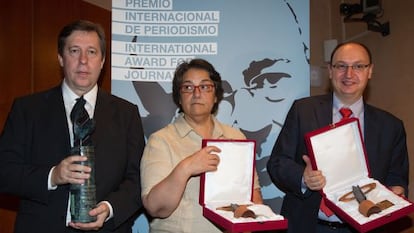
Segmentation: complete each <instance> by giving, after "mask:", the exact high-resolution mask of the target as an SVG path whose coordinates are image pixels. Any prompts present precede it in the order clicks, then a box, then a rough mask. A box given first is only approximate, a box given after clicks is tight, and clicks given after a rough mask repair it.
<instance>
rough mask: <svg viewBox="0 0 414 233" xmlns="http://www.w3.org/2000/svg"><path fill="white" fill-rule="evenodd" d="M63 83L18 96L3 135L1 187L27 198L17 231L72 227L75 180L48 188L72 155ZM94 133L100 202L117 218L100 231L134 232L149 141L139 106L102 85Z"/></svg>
mask: <svg viewBox="0 0 414 233" xmlns="http://www.w3.org/2000/svg"><path fill="white" fill-rule="evenodd" d="M66 119H67V118H66V112H65V108H64V103H63V97H62V90H61V86H58V87H55V88H53V89H50V90H47V91H44V92H41V93H37V94H33V95H30V96H26V97H22V98H18V99H16V100H15V101H14V103H13V106H12V109H11V111H10V114H9V116H8V119H7V121H6V124H5V127H4V130H3V133H2V135H1V137H0V192H5V193H11V194H14V195H17V196H19V197H20V198H21V201H20V207H19V211H18V214H17V219H16V225H15V232H42V233H43V232H70V231H72V230H73V229H70V228H67V227H65V219H66V211H67V207H68V206H67V204H68V197H69V185H60V186H58V188H57V189H56V190H53V191H49V190H48V187H47V180H48V174H49V171H50V169H51V168H52V167H53V166H55V165H57V164H58V163H59V162H60V161H61V160H62V159H64V158H65V157H66V156H68V155H69V151H70V139H69V130H68V124H67V120H66ZM94 119H95V121H96V130H95V132H94V134H93V135H92V140H93V144H94V146H95V156H96V157H95V180H96V189H97V190H96V198H97V201H98V202H99V201H103V200H106V201H109V202H110V203H111V205H112V207H113V211H114V217H113V218H112V219H111V220H109V221H108V222H106V223H105V224H104V227H103V229H101V230H100V231H99V232H131V226H132V224H133V223H134V219H135V218H134V217H136V214H137V211H138V210H139V209H140V208H141V207H142V204H141V196H140V172H139V166H140V160H141V155H142V152H143V149H144V146H145V140H144V135H143V129H142V125H141V120H140V115H139V112H138V108H137V106H135V105H133V104H131V103H129V102H127V101H125V100H122V99H120V98H118V97H115V96H113V95H110V94H108V93H105V92H104V91H102V90H101V89H99V90H98V95H97V100H96V106H95V113H94Z"/></svg>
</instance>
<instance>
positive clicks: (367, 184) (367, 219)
mask: <svg viewBox="0 0 414 233" xmlns="http://www.w3.org/2000/svg"><path fill="white" fill-rule="evenodd" d="M305 140H306V145H307V148H308V153H309V156H310V159H311V163H312V167H313V169H317V170H321V171H322V173H323V174H324V176H325V177H326V185H325V187H324V188H323V189H322V190H321V194H322V196H323V198H324V199H325V202H326V205H327V206H328V207H329V208H330V209H331V210H332V211H334V212H335V214H336V215H337V216H339V217H340V218H341V219H342V220H343V221H345V222H347V223H348V224H350V225H351V226H352V227H354V228H355V229H356V230H358V231H359V232H367V231H369V230H372V229H374V228H377V227H379V226H381V225H384V224H386V223H389V222H391V221H394V220H396V219H398V218H401V217H403V216H405V215H408V214H409V213H411V212H413V211H414V206H413V203H411V202H410V201H408V200H407V199H405V198H403V197H400V196H398V195H395V194H394V193H393V192H391V190H389V189H388V188H387V187H385V186H384V185H382V184H381V183H380V182H379V181H377V180H375V179H373V178H370V172H369V167H368V161H367V157H366V151H365V145H364V143H363V139H362V134H361V130H360V126H359V121H358V119H357V118H350V119H346V120H342V121H340V122H338V123H336V124H332V125H329V126H326V127H324V128H321V129H318V130H315V131H312V132H309V133H307V134H306V135H305ZM361 193H362V195H361ZM364 198H366V200H364ZM358 199H359V200H358Z"/></svg>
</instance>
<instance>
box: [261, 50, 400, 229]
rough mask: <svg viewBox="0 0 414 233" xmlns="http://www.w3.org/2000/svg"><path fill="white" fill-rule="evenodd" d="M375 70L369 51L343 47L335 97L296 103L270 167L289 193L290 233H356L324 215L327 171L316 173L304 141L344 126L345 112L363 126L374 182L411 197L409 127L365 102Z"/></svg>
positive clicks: (335, 62)
mask: <svg viewBox="0 0 414 233" xmlns="http://www.w3.org/2000/svg"><path fill="white" fill-rule="evenodd" d="M373 67H374V65H373V64H372V57H371V52H370V51H369V49H368V48H367V47H366V46H365V45H363V44H360V43H356V42H347V43H343V44H339V45H338V46H337V47H336V48H335V49H334V50H333V52H332V55H331V63H330V65H329V78H330V79H331V84H332V89H333V92H332V93H330V94H326V95H321V96H312V97H307V98H303V99H300V100H296V101H295V102H294V103H293V105H292V107H291V108H290V110H289V113H288V115H287V117H286V121H285V124H284V126H283V128H282V131H281V132H280V134H279V137H278V139H277V141H276V143H275V145H274V148H273V151H272V154H271V157H270V159H269V161H268V164H267V169H268V172H269V174H270V176H271V178H272V180H273V182H274V183H275V184H276V185H277V186H278V187H279V188H280V189H281V190H283V191H284V192H285V193H286V196H285V197H284V201H283V206H282V211H281V214H282V215H283V216H285V217H286V218H287V219H289V227H288V232H289V233H292V232H294V233H302V232H307V233H312V232H318V233H325V232H346V233H349V232H356V231H355V230H354V229H352V228H351V227H350V226H348V225H347V224H345V223H344V222H343V221H341V219H339V218H338V217H337V216H336V215H335V214H333V215H330V214H326V213H324V212H323V211H321V210H320V207H321V205H320V204H321V199H322V196H321V195H320V193H319V190H321V189H323V187H324V186H325V184H326V180H325V177H324V174H323V172H322V171H319V170H312V167H311V164H310V160H309V157H308V156H307V154H308V152H307V149H306V145H305V140H304V135H305V134H306V133H307V132H310V131H313V130H316V129H318V128H321V127H324V126H327V125H329V124H331V123H333V122H338V121H339V120H340V119H341V118H342V116H341V113H340V111H339V110H340V109H341V108H343V107H346V108H348V109H350V110H351V112H350V113H351V117H356V118H358V119H359V121H360V124H361V130H362V134H363V138H364V143H365V147H366V152H367V158H368V165H369V168H370V175H371V177H372V178H374V179H376V180H378V181H379V182H381V183H382V184H384V185H386V186H388V187H389V188H390V189H391V190H392V191H393V192H394V193H395V194H397V195H401V196H406V195H407V191H408V190H407V186H408V154H407V145H406V133H405V129H404V125H403V122H402V121H401V120H400V119H398V118H396V117H395V116H393V115H392V114H390V113H388V112H386V111H384V110H381V109H378V108H376V107H374V106H372V105H369V104H367V103H366V102H365V101H364V99H363V93H364V90H365V89H366V87H367V84H368V81H369V80H370V79H371V77H372V71H373ZM333 140H334V139H333ZM332 156H335V155H332ZM344 169H346V167H344ZM377 230H381V229H377Z"/></svg>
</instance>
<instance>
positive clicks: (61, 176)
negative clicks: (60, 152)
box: [51, 155, 92, 186]
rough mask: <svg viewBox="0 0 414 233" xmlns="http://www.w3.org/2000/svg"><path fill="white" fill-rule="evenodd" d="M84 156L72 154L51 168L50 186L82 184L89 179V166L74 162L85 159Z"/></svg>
mask: <svg viewBox="0 0 414 233" xmlns="http://www.w3.org/2000/svg"><path fill="white" fill-rule="evenodd" d="M86 160H87V157H86V156H80V155H72V156H69V157H67V158H65V159H64V160H62V161H61V162H60V163H59V164H58V165H57V166H56V167H55V169H53V172H52V177H51V183H52V186H56V185H61V184H68V183H69V184H83V183H84V182H85V180H87V179H89V177H90V172H91V170H92V169H91V168H90V167H88V166H83V165H80V164H76V163H75V162H83V161H86Z"/></svg>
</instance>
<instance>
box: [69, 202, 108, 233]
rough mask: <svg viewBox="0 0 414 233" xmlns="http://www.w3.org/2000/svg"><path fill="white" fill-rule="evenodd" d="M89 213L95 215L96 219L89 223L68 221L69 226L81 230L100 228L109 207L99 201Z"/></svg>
mask: <svg viewBox="0 0 414 233" xmlns="http://www.w3.org/2000/svg"><path fill="white" fill-rule="evenodd" d="M89 215H90V216H96V221H95V222H90V223H80V222H70V223H69V226H71V227H73V228H75V229H78V230H83V231H91V230H94V231H97V230H99V229H100V228H102V226H103V224H104V222H105V219H106V218H107V217H108V216H109V207H108V205H107V204H106V203H105V202H101V203H99V204H98V206H97V207H96V208H94V209H92V210H91V211H89Z"/></svg>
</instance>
